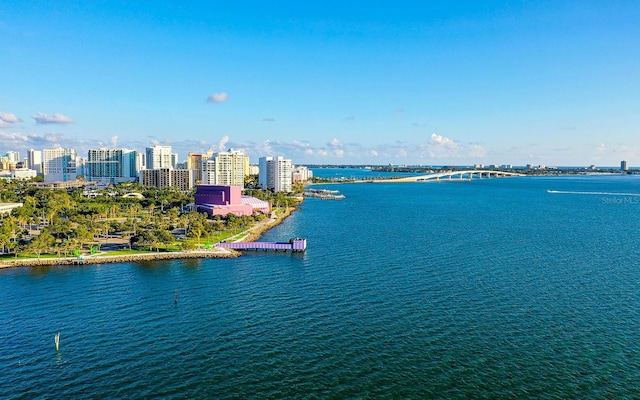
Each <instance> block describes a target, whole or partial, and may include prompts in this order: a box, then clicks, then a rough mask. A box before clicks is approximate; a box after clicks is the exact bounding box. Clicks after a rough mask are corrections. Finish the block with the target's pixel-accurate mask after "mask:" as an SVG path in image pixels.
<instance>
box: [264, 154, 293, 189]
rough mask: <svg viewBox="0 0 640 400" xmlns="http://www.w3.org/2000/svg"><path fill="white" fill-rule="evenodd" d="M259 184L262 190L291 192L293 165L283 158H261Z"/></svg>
mask: <svg viewBox="0 0 640 400" xmlns="http://www.w3.org/2000/svg"><path fill="white" fill-rule="evenodd" d="M258 168H259V169H260V172H259V173H258V182H259V184H260V186H261V187H262V189H265V190H267V189H269V190H273V191H274V192H290V191H291V189H292V185H291V180H292V175H293V174H292V172H293V164H292V163H291V160H286V159H285V158H284V157H282V156H277V157H261V158H260V159H259V162H258Z"/></svg>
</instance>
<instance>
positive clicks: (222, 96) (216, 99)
mask: <svg viewBox="0 0 640 400" xmlns="http://www.w3.org/2000/svg"><path fill="white" fill-rule="evenodd" d="M228 99H229V95H228V94H226V93H225V92H220V93H213V94H211V95H209V97H207V103H224V102H225V101H227V100H228Z"/></svg>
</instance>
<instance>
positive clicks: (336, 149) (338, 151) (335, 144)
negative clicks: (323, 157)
mask: <svg viewBox="0 0 640 400" xmlns="http://www.w3.org/2000/svg"><path fill="white" fill-rule="evenodd" d="M327 147H329V148H330V149H331V153H332V154H333V155H334V156H336V157H339V158H342V157H344V146H343V145H342V143H340V141H339V140H338V139H336V138H333V139H332V140H331V141H330V142H329V143H327Z"/></svg>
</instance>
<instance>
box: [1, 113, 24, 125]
mask: <svg viewBox="0 0 640 400" xmlns="http://www.w3.org/2000/svg"><path fill="white" fill-rule="evenodd" d="M20 121H22V120H21V119H20V118H18V117H16V115H15V114H13V113H7V112H0V122H6V123H8V124H15V123H16V122H20Z"/></svg>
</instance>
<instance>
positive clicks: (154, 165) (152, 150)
mask: <svg viewBox="0 0 640 400" xmlns="http://www.w3.org/2000/svg"><path fill="white" fill-rule="evenodd" d="M146 155H147V157H146V166H145V167H146V169H160V168H173V160H174V156H173V154H172V153H171V146H159V145H156V146H152V147H147V148H146Z"/></svg>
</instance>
